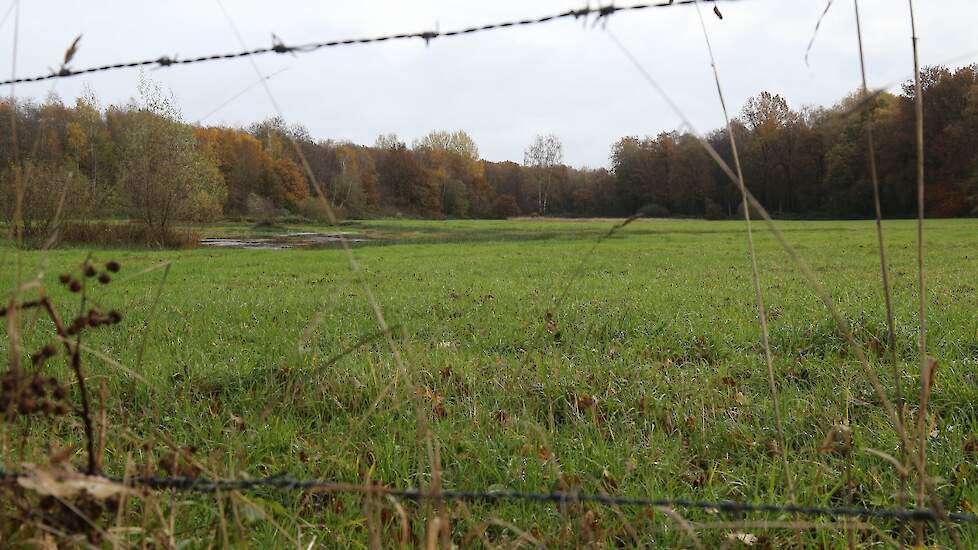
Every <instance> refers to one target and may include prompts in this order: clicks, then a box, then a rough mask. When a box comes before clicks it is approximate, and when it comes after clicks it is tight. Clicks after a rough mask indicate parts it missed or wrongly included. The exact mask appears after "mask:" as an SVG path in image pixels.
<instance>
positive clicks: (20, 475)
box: [0, 0, 978, 525]
mask: <svg viewBox="0 0 978 550" xmlns="http://www.w3.org/2000/svg"><path fill="white" fill-rule="evenodd" d="M736 1H738V0H668V1H664V2H658V3H640V4H632V5H627V6H616V5H614V4H609V5H606V6H600V5H599V6H594V7H592V6H591V5H590V4H588V5H587V6H585V7H583V8H580V9H574V10H567V11H564V12H560V13H556V14H551V15H545V16H541V17H537V18H528V19H518V20H510V21H504V22H498V23H491V24H484V25H478V26H471V27H465V28H460V29H456V30H449V31H440V30H437V29H436V30H428V31H421V32H412V33H401V34H390V35H381V36H373V37H361V38H351V39H344V40H329V41H321V42H310V43H303V44H296V45H288V44H286V43H284V42H282V41H281V40H279V39H278V38H277V37H274V35H273V43H272V45H271V46H267V47H261V48H254V49H247V48H245V49H242V50H240V51H235V52H227V53H212V54H204V55H199V56H196V57H190V58H185V59H180V58H177V57H171V56H168V55H163V56H160V57H157V58H153V59H142V60H135V61H128V62H117V63H112V64H106V65H99V66H92V67H87V68H81V69H72V68H71V67H69V66H68V65H67V63H65V64H62V65H61V67H60V68H59V69H58V70H57V71H51V72H50V73H48V74H43V75H35V76H29V77H19V78H10V79H8V80H4V81H0V86H12V85H15V84H21V83H31V82H40V81H47V80H54V79H63V78H71V77H75V76H80V75H86V74H94V73H101V72H108V71H116V70H124V69H130V68H140V67H150V66H155V67H159V68H169V67H173V66H177V65H189V64H197V63H205V62H211V61H217V62H219V61H224V60H232V59H239V58H250V57H253V56H259V55H264V54H269V53H275V54H298V53H311V52H314V51H318V50H321V49H326V48H334V47H345V46H355V45H367V44H375V43H381V42H388V41H410V40H422V41H424V43H425V44H429V43H430V42H431V41H433V40H436V39H440V38H450V37H457V36H464V35H469V34H474V33H481V32H488V31H496V30H502V29H506V28H511V27H526V26H534V25H542V24H545V23H549V22H553V21H559V20H578V21H581V20H583V21H584V24H585V25H586V24H591V25H597V24H601V23H603V22H605V21H607V19H608V18H609V17H611V16H612V15H615V14H619V13H622V12H636V11H641V10H649V9H655V8H667V7H673V6H682V5H692V4H697V3H698V2H702V3H704V4H721V3H725V2H736ZM12 9H14V8H13V7H11V10H12ZM718 13H719V12H718ZM9 14H10V10H8V11H7V14H6V15H5V16H4V19H6V17H7V16H9ZM968 55H972V54H968ZM66 59H67V57H66ZM271 76H274V75H269V76H265V77H262V76H261V75H259V77H260V78H261V79H262V80H260V81H259V82H257V83H255V84H253V85H252V86H254V85H257V84H263V83H264V80H267V79H268V78H270V77H271ZM891 85H892V84H888V85H887V86H891ZM864 86H865V85H864ZM870 92H871V91H870V90H868V89H866V96H867V97H868V98H870V99H871V98H872V97H875V95H873V94H871V93H870ZM874 93H878V92H874ZM239 95H240V94H239ZM235 97H237V96H235ZM232 100H233V98H232ZM272 100H273V102H274V98H272ZM229 101H230V100H229ZM867 103H868V102H867V101H865V100H864V101H862V102H860V103H859V104H857V105H856V106H855V107H854V110H855V109H858V110H862V109H864V108H866V107H867V106H868V105H867ZM222 106H223V105H222ZM751 199H752V200H753V197H751ZM757 206H758V207H760V205H759V204H758V205H757ZM767 221H769V222H770V219H768V220H767ZM626 223H627V222H626ZM388 332H389V330H388ZM0 468H2V466H0ZM34 477H35V474H32V473H25V472H4V471H2V470H0V483H3V484H23V482H25V480H27V481H29V480H31V479H33V478H34ZM81 477H83V478H84V479H88V480H96V481H99V482H105V483H111V484H117V485H121V486H124V487H127V488H146V489H152V490H160V491H175V492H185V493H204V494H207V493H219V492H221V491H258V490H263V489H264V490H272V491H284V492H290V491H303V492H325V493H347V494H359V495H374V496H390V497H395V498H401V499H405V500H410V501H417V502H425V501H432V500H439V501H470V502H476V501H478V502H497V501H505V500H511V501H524V502H536V503H555V504H560V505H566V504H579V503H591V504H597V505H604V506H626V507H640V508H656V507H668V508H681V509H688V510H700V511H707V512H712V513H725V514H746V513H774V514H795V515H798V516H806V517H838V518H873V519H880V520H891V521H898V522H928V523H943V522H951V523H954V524H958V525H966V524H967V525H970V524H978V516H976V515H973V514H966V513H955V512H944V511H943V510H937V509H932V508H924V507H917V508H885V507H856V506H836V507H818V506H804V505H798V504H780V503H769V502H753V503H752V502H738V501H724V500H721V501H700V500H690V499H679V498H653V497H636V496H614V495H607V494H591V493H582V492H563V491H556V492H549V493H540V492H524V491H513V490H478V489H476V490H454V489H453V490H443V489H437V490H430V491H429V490H424V489H420V488H391V487H385V486H380V485H369V484H368V485H358V484H347V483H337V482H332V481H326V480H321V479H299V478H292V477H285V476H274V477H264V478H252V479H224V478H206V477H134V478H117V477H111V476H103V475H89V476H81Z"/></svg>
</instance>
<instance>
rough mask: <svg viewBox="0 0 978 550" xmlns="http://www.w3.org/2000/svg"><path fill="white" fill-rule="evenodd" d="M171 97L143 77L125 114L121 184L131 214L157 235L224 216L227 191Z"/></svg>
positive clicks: (120, 173) (120, 143) (120, 170)
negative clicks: (178, 225) (176, 226)
mask: <svg viewBox="0 0 978 550" xmlns="http://www.w3.org/2000/svg"><path fill="white" fill-rule="evenodd" d="M179 117H180V113H179V111H178V110H177V108H176V107H175V105H174V103H173V101H172V98H170V97H167V96H166V95H164V94H163V92H162V90H161V88H160V86H159V84H157V83H155V82H153V81H151V80H149V79H148V78H146V77H145V76H143V77H141V79H140V83H139V99H138V100H136V101H133V102H132V103H130V104H129V105H128V106H127V107H126V108H125V109H124V110H123V112H122V113H121V120H120V121H119V122H120V133H121V135H120V142H119V144H118V148H119V154H118V156H119V162H118V168H117V170H118V176H117V177H118V185H119V187H120V191H121V192H122V194H123V196H124V197H125V198H126V199H127V200H128V204H129V207H130V209H131V211H132V213H133V214H134V215H135V216H136V217H137V218H138V219H140V220H142V221H143V222H144V223H146V224H147V225H148V226H149V227H150V228H151V229H152V230H153V231H154V232H155V233H156V234H157V235H158V236H159V237H161V238H162V237H164V236H165V235H166V233H167V232H168V231H169V229H170V227H171V226H172V224H173V223H174V222H177V221H186V220H194V221H204V220H212V219H216V218H217V217H218V216H220V214H221V211H222V208H223V205H224V200H225V198H226V195H227V189H226V186H225V184H224V181H223V179H222V178H221V174H220V172H219V171H218V169H217V167H216V166H215V165H214V164H213V162H211V159H210V158H208V156H207V155H205V154H204V153H203V152H202V151H201V149H200V148H199V147H198V143H197V139H196V137H195V136H194V132H193V130H192V129H191V127H190V126H188V125H186V124H183V123H182V122H181V121H180V118H179Z"/></svg>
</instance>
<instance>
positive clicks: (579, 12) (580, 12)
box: [0, 0, 739, 86]
mask: <svg viewBox="0 0 978 550" xmlns="http://www.w3.org/2000/svg"><path fill="white" fill-rule="evenodd" d="M697 1H701V2H703V3H710V4H719V3H726V2H737V1H739V0H667V1H665V2H655V3H643V4H630V5H627V6H616V5H614V4H613V3H612V4H609V5H607V6H594V7H592V6H590V4H589V5H587V6H585V7H583V8H580V9H576V10H567V11H564V12H560V13H555V14H551V15H544V16H542V17H536V18H530V19H516V20H511V21H503V22H499V23H489V24H486V25H478V26H474V27H465V28H461V29H455V30H448V31H440V30H427V31H420V32H410V33H400V34H388V35H382V36H368V37H361V38H348V39H345V40H328V41H323V42H308V43H304V44H295V45H288V44H285V43H284V42H282V41H281V39H279V38H277V37H275V36H274V35H273V39H272V45H271V46H267V47H264V48H254V49H245V50H241V51H237V52H227V53H212V54H205V55H199V56H196V57H188V58H186V59H180V58H179V57H175V56H169V55H162V56H159V57H156V58H153V59H141V60H136V61H125V62H118V63H110V64H108V65H98V66H94V67H88V68H84V69H72V68H70V67H68V66H67V65H66V64H63V65H61V67H60V68H59V69H58V70H57V71H51V72H50V73H48V74H43V75H36V76H29V77H21V78H11V79H7V80H3V81H0V86H9V85H11V84H23V83H28V82H41V81H45V80H53V79H58V78H69V77H73V76H80V75H85V74H92V73H101V72H106V71H117V70H121V69H135V68H139V67H149V66H154V65H155V66H156V67H159V68H166V67H172V66H175V65H192V64H196V63H205V62H208V61H222V60H229V59H239V58H242V57H251V56H256V55H263V54H268V53H276V54H296V53H310V52H314V51H317V50H321V49H324V48H338V47H344V46H362V45H365V44H376V43H380V42H389V41H398V40H423V41H424V43H425V44H429V43H430V42H431V41H432V40H435V39H437V38H451V37H456V36H465V35H469V34H475V33H481V32H488V31H498V30H502V29H508V28H512V27H527V26H533V25H542V24H544V23H549V22H553V21H560V20H565V19H577V20H581V19H583V20H585V22H587V21H588V20H589V19H590V20H591V21H592V24H597V23H599V22H602V21H604V20H606V19H607V18H608V17H611V16H612V15H615V14H617V13H622V12H635V11H642V10H650V9H655V8H668V7H672V6H683V5H688V4H695V3H696V2H697Z"/></svg>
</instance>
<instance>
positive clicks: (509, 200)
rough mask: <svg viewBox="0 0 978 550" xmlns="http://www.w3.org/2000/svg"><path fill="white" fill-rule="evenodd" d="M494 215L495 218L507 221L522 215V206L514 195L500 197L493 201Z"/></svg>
mask: <svg viewBox="0 0 978 550" xmlns="http://www.w3.org/2000/svg"><path fill="white" fill-rule="evenodd" d="M492 213H493V215H494V216H495V217H497V218H501V219H505V218H510V217H513V216H519V215H520V205H519V203H517V202H516V198H515V197H513V195H499V196H498V197H496V200H494V201H492Z"/></svg>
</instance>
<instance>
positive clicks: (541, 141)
mask: <svg viewBox="0 0 978 550" xmlns="http://www.w3.org/2000/svg"><path fill="white" fill-rule="evenodd" d="M563 159H564V146H563V144H561V143H560V139H559V138H558V137H557V136H555V135H554V134H547V135H545V136H544V135H539V134H538V135H537V136H536V138H534V140H533V143H531V144H530V146H529V147H527V148H526V150H525V151H524V152H523V164H525V165H526V166H528V167H530V169H531V171H532V172H533V177H534V178H535V179H536V182H537V213H539V214H540V215H541V216H543V215H545V214H546V213H547V200H548V196H549V193H550V186H551V181H552V179H553V171H554V168H556V167H557V166H559V165H560V163H561V162H562V161H563Z"/></svg>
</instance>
